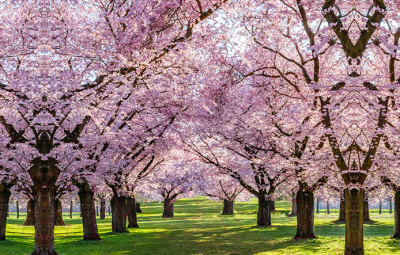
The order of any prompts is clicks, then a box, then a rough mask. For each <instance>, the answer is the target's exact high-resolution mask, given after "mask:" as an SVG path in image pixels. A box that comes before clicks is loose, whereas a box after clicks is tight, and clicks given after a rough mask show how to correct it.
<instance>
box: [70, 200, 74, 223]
mask: <svg viewBox="0 0 400 255" xmlns="http://www.w3.org/2000/svg"><path fill="white" fill-rule="evenodd" d="M73 205H74V203H73V202H72V200H71V203H70V204H69V218H70V219H72V207H73Z"/></svg>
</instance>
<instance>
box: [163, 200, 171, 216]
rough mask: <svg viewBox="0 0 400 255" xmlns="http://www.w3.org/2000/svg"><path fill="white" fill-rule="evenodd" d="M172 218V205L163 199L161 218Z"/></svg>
mask: <svg viewBox="0 0 400 255" xmlns="http://www.w3.org/2000/svg"><path fill="white" fill-rule="evenodd" d="M173 217H174V203H172V201H171V200H169V199H167V198H165V199H164V212H163V215H162V218H173Z"/></svg>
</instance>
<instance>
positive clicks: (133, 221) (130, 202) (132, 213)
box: [127, 197, 139, 228]
mask: <svg viewBox="0 0 400 255" xmlns="http://www.w3.org/2000/svg"><path fill="white" fill-rule="evenodd" d="M127 206H128V221H129V224H128V228H138V227H139V225H138V223H137V215H136V202H135V198H131V197H128V198H127Z"/></svg>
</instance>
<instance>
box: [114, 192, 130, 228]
mask: <svg viewBox="0 0 400 255" xmlns="http://www.w3.org/2000/svg"><path fill="white" fill-rule="evenodd" d="M126 207H127V206H126V197H123V196H120V197H115V196H113V197H112V199H111V209H112V230H113V232H114V233H126V232H127V231H126V209H127V208H126Z"/></svg>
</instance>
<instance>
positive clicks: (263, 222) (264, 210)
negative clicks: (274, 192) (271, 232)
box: [257, 195, 272, 226]
mask: <svg viewBox="0 0 400 255" xmlns="http://www.w3.org/2000/svg"><path fill="white" fill-rule="evenodd" d="M271 202H272V201H271V200H266V199H265V196H264V195H261V196H260V197H259V198H258V212H257V226H271Z"/></svg>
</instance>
